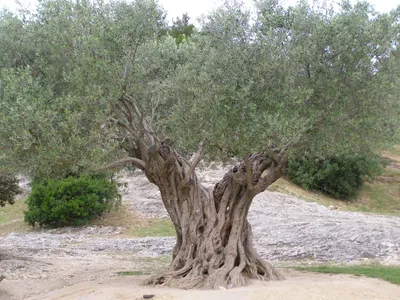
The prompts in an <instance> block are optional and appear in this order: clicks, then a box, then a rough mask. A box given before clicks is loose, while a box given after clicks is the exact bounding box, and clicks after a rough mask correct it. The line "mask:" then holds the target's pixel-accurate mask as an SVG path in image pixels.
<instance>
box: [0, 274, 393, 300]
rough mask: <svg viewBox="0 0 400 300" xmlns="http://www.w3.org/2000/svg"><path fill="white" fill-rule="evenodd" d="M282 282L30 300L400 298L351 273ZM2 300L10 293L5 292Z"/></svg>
mask: <svg viewBox="0 0 400 300" xmlns="http://www.w3.org/2000/svg"><path fill="white" fill-rule="evenodd" d="M283 273H284V275H285V276H286V278H287V279H286V280H285V281H281V282H257V281H254V282H252V284H251V285H250V286H248V287H244V288H236V289H231V290H216V291H201V290H190V291H185V290H177V289H168V288H150V287H143V286H140V280H141V278H137V277H136V278H135V277H123V278H111V279H101V280H91V281H82V282H79V283H76V284H73V285H70V286H66V287H62V288H56V289H54V290H51V291H48V292H45V293H41V294H40V295H34V296H31V297H28V298H26V299H27V300H58V299H74V300H106V299H107V300H111V299H113V300H114V299H143V295H155V296H154V298H153V299H155V300H161V299H171V300H172V299H176V300H220V299H229V300H276V299H279V300H293V299H296V300H337V299H340V300H356V299H363V300H398V299H399V296H400V286H396V285H392V284H389V283H387V282H384V281H381V280H377V279H367V278H355V277H352V276H347V275H332V276H331V275H321V274H313V273H301V272H297V271H292V270H283ZM1 296H3V298H1V299H9V298H4V297H7V296H10V295H6V294H1V292H0V297H1Z"/></svg>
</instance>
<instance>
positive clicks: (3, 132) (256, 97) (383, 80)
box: [0, 0, 400, 174]
mask: <svg viewBox="0 0 400 300" xmlns="http://www.w3.org/2000/svg"><path fill="white" fill-rule="evenodd" d="M256 7H257V10H256V12H255V13H253V14H252V13H250V12H249V11H246V10H244V9H243V7H242V6H241V4H240V3H238V2H235V1H234V2H227V3H226V4H225V5H224V6H222V7H220V8H218V9H217V10H215V11H214V12H212V13H210V14H209V15H207V16H205V17H204V18H203V19H202V20H201V26H200V28H199V30H198V32H196V33H193V35H192V36H191V38H190V39H187V40H182V41H181V46H180V47H177V46H176V45H175V44H174V42H173V39H172V38H171V37H170V36H165V35H162V34H161V33H162V32H165V28H166V27H167V24H166V22H165V16H166V15H165V12H164V11H163V9H162V8H161V7H159V6H158V5H157V3H156V2H154V1H134V2H131V3H128V2H123V1H122V2H121V1H118V2H110V3H109V4H105V3H103V2H102V1H68V0H47V1H42V2H40V4H39V7H38V10H37V12H36V13H32V14H30V15H23V16H16V15H12V14H11V13H9V12H7V11H3V12H2V13H1V16H0V27H1V31H0V32H1V34H0V45H1V49H2V51H3V55H2V56H1V58H0V80H1V88H0V95H1V102H0V106H1V107H0V141H1V142H0V143H1V147H2V151H1V152H2V154H1V160H2V164H3V165H9V166H15V167H17V166H18V168H20V167H22V168H23V169H25V170H28V171H33V170H35V172H36V173H37V172H42V173H43V174H46V173H49V172H55V170H56V169H58V170H59V169H60V167H62V166H70V167H73V168H81V169H82V170H83V169H86V168H88V167H93V166H94V165H97V164H99V163H104V162H106V161H109V160H110V159H112V158H115V157H119V156H121V155H123V153H122V152H121V151H120V150H121V143H124V142H127V138H126V137H124V133H122V135H121V132H120V130H119V129H117V130H116V127H115V126H112V124H109V123H107V122H108V119H109V118H110V117H115V116H117V117H120V118H122V119H124V120H125V121H128V120H127V118H126V117H127V116H122V115H121V114H123V113H122V110H120V109H119V107H118V106H119V104H118V98H119V97H120V95H121V93H123V92H124V93H127V94H129V95H131V96H133V97H135V99H136V100H137V103H138V104H137V105H138V109H139V110H140V111H141V112H142V114H143V117H144V118H147V119H148V120H149V121H150V119H151V122H152V126H153V130H154V131H156V130H157V133H158V134H159V135H160V136H163V137H168V138H170V139H172V140H174V142H175V143H176V145H177V146H178V148H180V149H181V150H183V151H186V152H190V151H194V150H195V149H196V147H197V145H198V144H199V142H201V141H204V142H205V143H206V145H207V147H208V149H207V150H208V151H207V153H209V154H210V157H211V158H214V159H215V157H216V156H217V155H220V154H221V149H222V153H226V152H227V151H228V152H229V153H231V154H234V155H238V156H242V155H244V154H246V153H252V152H255V151H262V150H263V149H265V148H267V147H274V148H276V149H280V148H282V147H284V146H285V145H288V144H289V143H291V144H292V145H293V151H292V153H293V154H294V155H302V154H304V153H318V154H321V155H328V154H329V155H335V154H338V153H339V152H340V153H341V152H346V153H354V152H356V153H357V152H364V151H371V150H374V149H376V148H380V147H383V146H385V145H387V144H388V143H393V142H394V139H395V138H398V136H399V88H398V86H399V68H400V64H399V53H398V45H399V31H400V30H399V28H400V27H399V26H400V24H399V10H394V11H392V12H391V13H389V14H379V13H377V12H375V11H374V10H373V8H372V7H371V6H370V5H369V4H368V3H358V4H356V5H355V6H352V5H350V4H349V2H348V1H344V2H342V4H341V6H340V9H339V10H337V9H336V10H335V9H333V8H332V7H330V6H310V5H308V4H307V3H306V2H304V1H303V2H300V3H299V4H298V5H296V6H294V7H288V8H284V7H283V6H281V5H280V4H279V3H278V1H258V2H257V3H256ZM178 21H179V20H178ZM184 21H185V20H181V23H182V24H183V23H184ZM178 23H179V22H178ZM186 23H188V22H186ZM178 25H179V24H178ZM174 26H175V27H173V29H174V30H176V27H177V25H176V24H175V25H174ZM294 141H296V143H293V142H294ZM294 144H296V145H295V147H294ZM49 162H51V163H49ZM50 169H51V170H50Z"/></svg>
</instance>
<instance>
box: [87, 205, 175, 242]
mask: <svg viewBox="0 0 400 300" xmlns="http://www.w3.org/2000/svg"><path fill="white" fill-rule="evenodd" d="M90 225H97V226H113V227H119V226H121V227H125V228H126V229H125V230H124V231H123V235H124V236H128V237H157V236H175V228H174V226H173V224H172V222H171V221H170V220H165V219H149V218H143V217H141V216H139V215H138V214H137V213H136V212H135V211H133V210H132V209H130V208H129V207H128V206H127V205H124V204H122V205H121V206H120V207H119V209H118V211H111V212H109V213H106V214H104V215H103V216H101V217H100V218H98V219H97V220H94V221H92V222H90Z"/></svg>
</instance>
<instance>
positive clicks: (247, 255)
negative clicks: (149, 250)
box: [141, 142, 286, 289]
mask: <svg viewBox="0 0 400 300" xmlns="http://www.w3.org/2000/svg"><path fill="white" fill-rule="evenodd" d="M201 152H202V151H199V152H198V153H197V154H196V155H195V158H194V161H193V162H192V163H190V162H187V161H186V160H185V159H184V158H183V157H181V156H180V155H179V154H178V153H177V152H176V151H175V150H174V149H173V148H172V147H171V145H169V144H168V143H166V142H162V143H161V144H160V145H155V146H152V147H150V148H149V149H148V151H147V153H143V154H145V155H142V157H141V159H143V157H145V159H144V161H145V168H144V172H145V174H146V176H147V178H148V179H149V180H150V182H152V183H154V184H156V185H157V186H158V188H159V189H160V192H161V197H162V201H163V203H164V205H165V208H166V209H167V211H168V213H169V215H170V217H171V220H172V222H173V224H174V226H175V229H176V234H177V242H176V245H175V247H174V249H173V254H172V263H171V265H170V267H169V268H168V270H166V271H165V272H163V273H162V274H158V275H155V276H152V277H150V278H149V279H148V280H147V282H146V283H147V284H153V285H168V286H173V287H179V288H185V289H189V288H219V287H221V286H222V287H228V286H232V287H236V286H242V285H246V283H247V281H248V280H249V279H253V278H254V279H261V280H279V279H282V276H281V275H280V274H279V273H278V272H277V271H276V270H275V269H274V268H273V267H272V266H271V265H270V264H269V263H267V262H265V261H264V260H262V259H261V258H260V257H259V256H258V254H257V253H256V251H255V249H254V247H253V241H252V240H253V235H252V231H251V226H250V224H249V223H248V221H247V215H248V211H249V207H250V205H251V203H252V200H253V198H254V196H255V195H256V194H258V193H260V192H262V191H264V190H265V189H266V188H267V187H268V186H269V185H270V184H272V183H273V182H274V181H276V180H277V179H278V178H279V177H281V175H282V173H283V169H284V167H285V165H286V163H285V161H284V159H281V161H280V162H277V161H276V160H274V159H270V158H269V157H268V155H266V154H263V153H261V154H254V155H250V156H248V157H246V158H245V160H244V162H243V163H241V164H240V165H239V166H235V167H234V168H232V169H231V170H230V171H229V172H228V173H227V174H225V176H224V178H223V179H222V180H221V181H220V182H218V183H217V184H216V185H215V187H214V189H213V190H208V189H206V188H205V187H203V186H202V185H201V183H200V182H199V180H198V178H197V176H196V173H195V171H194V169H195V166H196V164H197V163H198V161H199V160H200V158H199V157H200V155H201ZM266 170H268V171H266ZM264 171H266V173H267V174H266V175H265V176H264V175H263V174H264V173H265V172H264Z"/></svg>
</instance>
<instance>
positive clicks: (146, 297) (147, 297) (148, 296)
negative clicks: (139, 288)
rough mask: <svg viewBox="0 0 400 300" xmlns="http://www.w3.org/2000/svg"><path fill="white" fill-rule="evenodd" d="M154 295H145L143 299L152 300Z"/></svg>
mask: <svg viewBox="0 0 400 300" xmlns="http://www.w3.org/2000/svg"><path fill="white" fill-rule="evenodd" d="M153 297H154V295H143V299H152V298H153Z"/></svg>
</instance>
